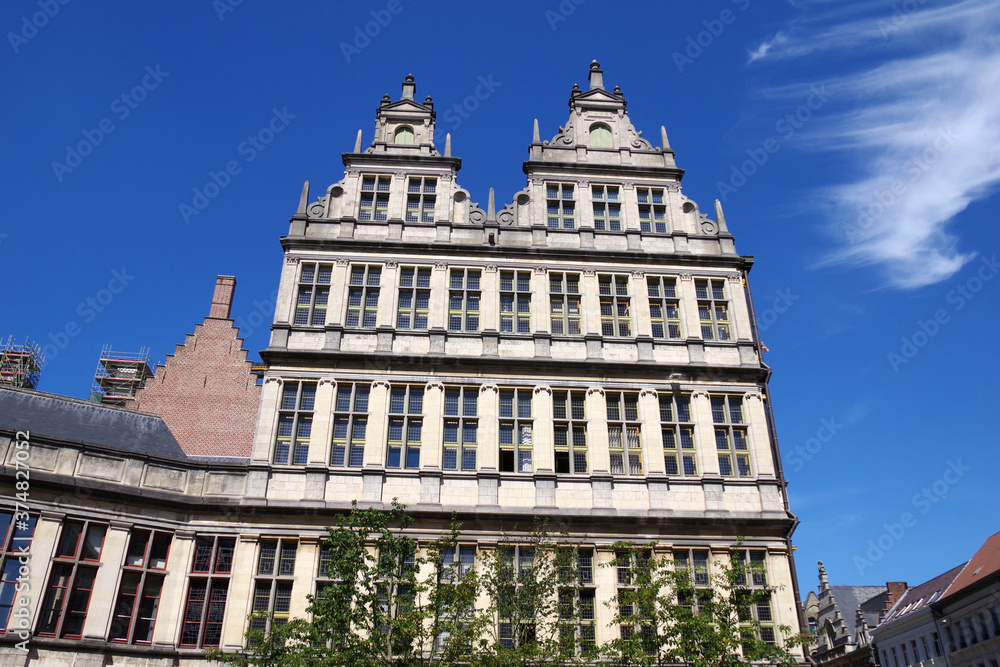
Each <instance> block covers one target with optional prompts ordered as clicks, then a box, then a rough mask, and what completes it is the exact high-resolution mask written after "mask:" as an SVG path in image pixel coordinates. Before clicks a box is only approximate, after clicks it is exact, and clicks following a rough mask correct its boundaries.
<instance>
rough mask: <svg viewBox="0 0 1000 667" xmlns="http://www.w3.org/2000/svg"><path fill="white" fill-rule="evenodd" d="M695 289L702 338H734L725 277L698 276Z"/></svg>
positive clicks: (724, 339) (723, 339)
mask: <svg viewBox="0 0 1000 667" xmlns="http://www.w3.org/2000/svg"><path fill="white" fill-rule="evenodd" d="M694 289H695V295H696V296H697V299H698V320H699V322H700V324H701V337H702V339H704V340H722V341H726V340H733V328H732V320H731V319H730V311H729V299H728V298H727V297H726V280H725V278H696V279H695V281H694Z"/></svg>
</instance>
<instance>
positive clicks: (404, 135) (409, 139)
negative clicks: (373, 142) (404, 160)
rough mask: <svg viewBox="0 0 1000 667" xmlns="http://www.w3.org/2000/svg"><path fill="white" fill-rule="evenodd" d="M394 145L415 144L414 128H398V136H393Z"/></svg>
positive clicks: (404, 126)
mask: <svg viewBox="0 0 1000 667" xmlns="http://www.w3.org/2000/svg"><path fill="white" fill-rule="evenodd" d="M392 143H394V144H406V145H410V144H412V143H413V128H412V127H409V126H407V125H401V126H400V127H398V128H396V134H394V135H393V138H392Z"/></svg>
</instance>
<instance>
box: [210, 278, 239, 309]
mask: <svg viewBox="0 0 1000 667" xmlns="http://www.w3.org/2000/svg"><path fill="white" fill-rule="evenodd" d="M235 291H236V278H235V277H233V276H218V277H216V279H215V293H214V294H213V295H212V308H211V310H209V311H208V316H209V317H215V318H218V319H222V320H228V319H229V311H230V309H231V308H232V307H233V292H235Z"/></svg>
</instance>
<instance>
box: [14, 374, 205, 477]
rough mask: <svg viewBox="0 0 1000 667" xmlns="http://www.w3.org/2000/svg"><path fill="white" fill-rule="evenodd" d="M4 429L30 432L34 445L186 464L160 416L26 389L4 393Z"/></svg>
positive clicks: (185, 458)
mask: <svg viewBox="0 0 1000 667" xmlns="http://www.w3.org/2000/svg"><path fill="white" fill-rule="evenodd" d="M0 429H2V430H10V431H30V432H31V440H36V439H39V438H41V439H45V440H54V441H60V440H62V441H68V442H76V443H81V444H85V445H94V446H96V447H102V448H108V449H116V450H119V451H122V452H130V453H133V454H145V455H148V456H155V457H159V458H166V459H175V460H187V456H186V455H185V454H184V450H182V449H181V446H180V445H179V444H177V440H175V439H174V436H173V435H172V434H171V433H170V429H168V428H167V425H166V424H165V423H164V422H163V420H162V419H161V418H160V417H157V416H156V415H151V414H146V413H142V412H135V411H132V410H125V409H123V408H115V407H110V406H107V405H101V404H98V403H91V402H90V401H84V400H80V399H78V398H69V397H67V396H57V395H55V394H46V393H43V392H39V391H31V390H27V389H12V388H6V387H3V388H0Z"/></svg>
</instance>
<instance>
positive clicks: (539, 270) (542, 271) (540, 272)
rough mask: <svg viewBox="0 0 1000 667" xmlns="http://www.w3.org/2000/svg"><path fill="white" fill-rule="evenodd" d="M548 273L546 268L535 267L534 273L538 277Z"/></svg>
mask: <svg viewBox="0 0 1000 667" xmlns="http://www.w3.org/2000/svg"><path fill="white" fill-rule="evenodd" d="M548 272H549V267H547V266H536V267H535V273H536V274H538V275H540V276H544V275H545V274H546V273H548Z"/></svg>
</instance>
